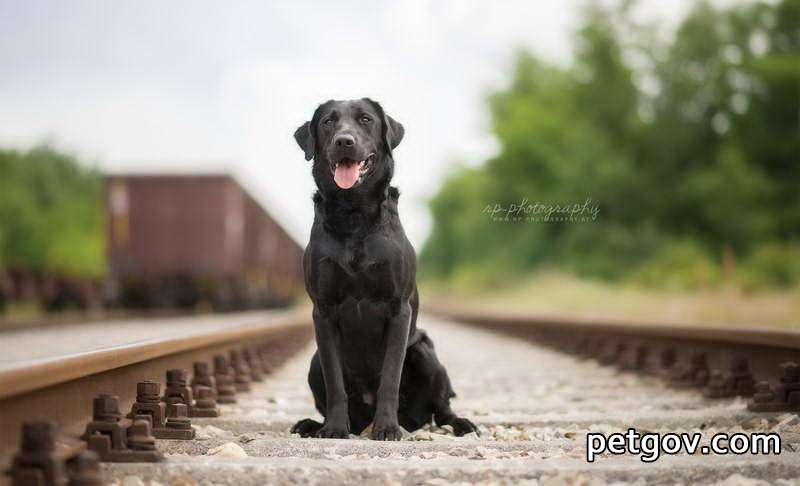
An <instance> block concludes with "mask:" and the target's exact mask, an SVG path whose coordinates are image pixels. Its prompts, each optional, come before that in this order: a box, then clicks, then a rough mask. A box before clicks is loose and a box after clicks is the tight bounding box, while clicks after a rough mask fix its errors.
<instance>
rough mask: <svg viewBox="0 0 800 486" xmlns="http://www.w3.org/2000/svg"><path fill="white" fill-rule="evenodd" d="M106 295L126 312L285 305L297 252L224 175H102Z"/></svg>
mask: <svg viewBox="0 0 800 486" xmlns="http://www.w3.org/2000/svg"><path fill="white" fill-rule="evenodd" d="M106 212H107V260H108V272H107V279H108V280H107V282H108V288H107V295H108V298H109V300H110V302H112V303H116V304H119V305H120V306H123V307H130V308H151V307H179V308H197V307H198V306H208V307H210V308H213V309H215V310H233V309H246V308H259V307H268V306H275V305H281V304H286V303H288V302H289V301H291V300H292V299H293V298H295V297H296V296H297V295H299V293H300V292H301V291H302V286H303V272H302V254H303V249H302V248H301V247H300V245H298V243H297V242H296V241H295V240H294V239H292V237H291V236H290V235H289V234H288V233H287V232H286V231H285V230H284V229H283V228H282V227H281V226H280V225H279V224H278V223H277V222H276V221H275V219H274V218H272V217H271V216H270V214H269V213H267V211H266V210H265V209H264V208H263V207H261V205H259V204H258V202H256V201H255V200H254V199H253V198H252V197H251V196H250V195H249V194H248V193H247V191H245V190H244V189H243V188H242V187H241V186H240V185H239V184H238V183H237V182H236V181H235V180H234V179H233V178H232V177H230V176H228V175H224V174H215V175H114V176H108V177H107V178H106Z"/></svg>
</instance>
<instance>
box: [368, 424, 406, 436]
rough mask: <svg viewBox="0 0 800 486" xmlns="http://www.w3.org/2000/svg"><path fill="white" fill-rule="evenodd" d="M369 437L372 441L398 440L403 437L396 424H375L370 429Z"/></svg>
mask: <svg viewBox="0 0 800 486" xmlns="http://www.w3.org/2000/svg"><path fill="white" fill-rule="evenodd" d="M371 437H372V439H373V440H400V439H401V438H402V437H403V431H402V430H401V429H400V426H399V425H397V424H387V425H377V424H376V425H375V427H374V428H373V429H372V434H371Z"/></svg>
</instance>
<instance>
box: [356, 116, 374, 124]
mask: <svg viewBox="0 0 800 486" xmlns="http://www.w3.org/2000/svg"><path fill="white" fill-rule="evenodd" d="M358 121H360V122H361V123H369V122H371V121H372V118H370V117H368V116H366V115H364V116H362V117H361V118H359V119H358Z"/></svg>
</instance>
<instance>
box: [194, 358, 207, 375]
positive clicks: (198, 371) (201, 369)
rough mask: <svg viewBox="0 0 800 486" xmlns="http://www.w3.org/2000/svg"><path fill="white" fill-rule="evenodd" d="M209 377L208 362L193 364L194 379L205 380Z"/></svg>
mask: <svg viewBox="0 0 800 486" xmlns="http://www.w3.org/2000/svg"><path fill="white" fill-rule="evenodd" d="M210 376H211V365H210V364H209V363H208V361H195V362H194V378H200V377H203V378H206V377H210Z"/></svg>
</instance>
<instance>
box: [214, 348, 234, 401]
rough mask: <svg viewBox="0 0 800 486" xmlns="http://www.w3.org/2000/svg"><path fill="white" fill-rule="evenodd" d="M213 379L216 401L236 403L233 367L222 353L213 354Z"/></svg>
mask: <svg viewBox="0 0 800 486" xmlns="http://www.w3.org/2000/svg"><path fill="white" fill-rule="evenodd" d="M214 379H215V380H216V382H217V402H219V403H236V386H235V385H234V375H233V369H231V365H230V363H229V362H228V358H227V356H225V355H224V354H218V355H216V356H214Z"/></svg>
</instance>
